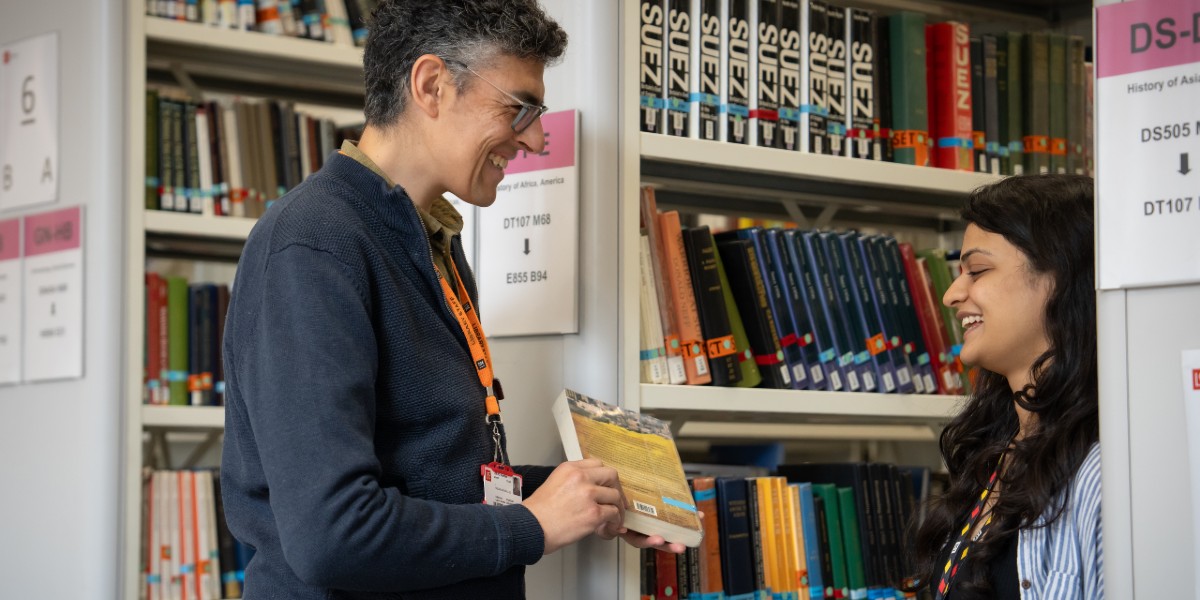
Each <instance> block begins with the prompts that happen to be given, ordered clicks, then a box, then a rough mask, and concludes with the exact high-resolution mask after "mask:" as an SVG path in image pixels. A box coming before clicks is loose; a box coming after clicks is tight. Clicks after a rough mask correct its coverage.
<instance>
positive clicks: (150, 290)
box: [142, 273, 163, 404]
mask: <svg viewBox="0 0 1200 600" xmlns="http://www.w3.org/2000/svg"><path fill="white" fill-rule="evenodd" d="M161 281H162V278H161V277H159V275H158V273H146V359H145V373H143V374H142V378H143V383H144V384H145V386H146V397H145V403H146V404H159V403H160V402H161V397H162V391H161V390H160V389H159V386H160V385H161V383H162V382H160V381H159V376H160V375H161V373H162V369H163V363H162V362H161V361H160V357H161V342H162V339H161V336H162V331H161V330H160V328H159V320H158V312H159V310H160V309H161V308H162V301H161V299H160V298H159V295H158V288H159V284H160V282H161Z"/></svg>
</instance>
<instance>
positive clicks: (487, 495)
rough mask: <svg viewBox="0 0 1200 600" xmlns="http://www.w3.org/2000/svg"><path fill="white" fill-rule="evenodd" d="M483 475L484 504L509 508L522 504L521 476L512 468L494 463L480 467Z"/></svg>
mask: <svg viewBox="0 0 1200 600" xmlns="http://www.w3.org/2000/svg"><path fill="white" fill-rule="evenodd" d="M479 472H480V473H481V474H482V475H483V503H484V504H490V505H492V506H508V505H509V504H520V503H521V476H520V475H517V474H516V473H515V472H514V471H513V470H512V467H509V466H507V465H504V464H502V463H498V462H493V463H488V464H486V465H483V466H481V467H479Z"/></svg>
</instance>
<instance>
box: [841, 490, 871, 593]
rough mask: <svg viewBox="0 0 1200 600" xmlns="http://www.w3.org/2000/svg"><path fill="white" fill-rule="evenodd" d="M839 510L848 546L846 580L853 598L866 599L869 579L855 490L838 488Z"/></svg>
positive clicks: (843, 534)
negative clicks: (864, 560) (860, 533)
mask: <svg viewBox="0 0 1200 600" xmlns="http://www.w3.org/2000/svg"><path fill="white" fill-rule="evenodd" d="M837 498H838V510H839V511H841V513H842V538H843V541H844V542H845V548H846V575H847V577H846V582H847V584H848V587H849V588H850V589H849V591H850V593H849V597H850V599H851V600H866V598H867V579H866V575H865V574H864V572H863V571H864V568H863V554H862V542H861V540H860V539H859V535H858V514H857V513H858V509H857V508H856V507H855V506H854V490H852V489H850V488H837Z"/></svg>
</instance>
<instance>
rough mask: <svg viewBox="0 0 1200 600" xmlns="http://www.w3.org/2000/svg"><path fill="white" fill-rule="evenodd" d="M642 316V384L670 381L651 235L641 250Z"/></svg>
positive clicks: (644, 240)
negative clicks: (655, 279) (659, 312)
mask: <svg viewBox="0 0 1200 600" xmlns="http://www.w3.org/2000/svg"><path fill="white" fill-rule="evenodd" d="M638 265H639V267H640V269H639V275H640V278H639V288H640V295H639V298H640V301H639V305H640V306H639V307H640V309H641V318H640V319H639V327H640V329H641V343H640V346H641V347H640V348H639V358H638V363H639V365H640V367H641V381H642V383H667V373H666V367H667V361H666V350H665V349H663V347H662V340H663V334H662V321H661V320H659V316H658V299H657V296H656V295H655V293H654V273H653V270H652V268H651V266H650V238H649V236H647V235H645V234H642V236H641V240H640V247H639V249H638Z"/></svg>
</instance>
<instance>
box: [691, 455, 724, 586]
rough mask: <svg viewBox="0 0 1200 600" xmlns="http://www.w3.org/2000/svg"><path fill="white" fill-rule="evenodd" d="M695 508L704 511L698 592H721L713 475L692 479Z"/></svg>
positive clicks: (715, 491) (721, 582)
mask: <svg viewBox="0 0 1200 600" xmlns="http://www.w3.org/2000/svg"><path fill="white" fill-rule="evenodd" d="M692 489H693V490H694V493H693V496H694V497H695V499H696V509H697V510H699V511H700V512H703V513H704V520H703V522H702V525H703V526H704V543H703V545H701V546H700V593H701V594H710V593H718V592H722V591H724V589H725V581H724V580H723V579H722V578H721V539H720V537H721V532H720V523H719V522H718V521H717V519H718V516H717V512H718V510H717V480H716V479H715V478H713V477H697V478H695V479H693V480H692Z"/></svg>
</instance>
